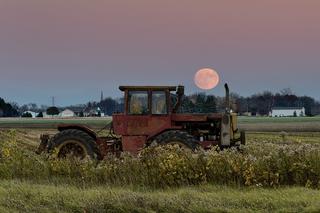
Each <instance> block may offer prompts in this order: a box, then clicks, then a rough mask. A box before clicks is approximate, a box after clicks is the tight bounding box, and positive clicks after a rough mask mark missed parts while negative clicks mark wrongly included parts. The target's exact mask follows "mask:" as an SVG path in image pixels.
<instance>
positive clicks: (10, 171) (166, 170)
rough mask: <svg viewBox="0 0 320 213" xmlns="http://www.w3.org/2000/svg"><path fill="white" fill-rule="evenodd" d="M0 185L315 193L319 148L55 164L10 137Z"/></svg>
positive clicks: (256, 148)
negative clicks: (295, 189)
mask: <svg viewBox="0 0 320 213" xmlns="http://www.w3.org/2000/svg"><path fill="white" fill-rule="evenodd" d="M1 140H2V141H1V144H0V149H1V158H0V179H22V180H30V181H50V182H53V183H55V182H61V181H62V182H66V183H70V184H74V185H77V186H87V185H95V184H106V185H108V184H112V185H118V186H124V185H132V186H143V187H155V188H164V187H179V186H186V185H198V184H206V183H209V184H224V185H237V186H255V187H277V186H287V185H298V186H306V187H312V188H320V164H319V162H320V149H319V148H320V146H319V145H318V144H302V143H292V144H288V143H281V142H279V143H270V142H263V143H262V142H258V141H257V142H252V143H250V144H249V145H246V146H245V147H242V148H241V151H238V150H236V149H225V150H223V151H217V150H216V149H212V150H211V151H207V152H199V153H196V154H193V153H189V152H186V151H184V150H182V149H180V148H179V147H175V146H168V147H163V146H162V147H150V148H147V149H145V150H143V151H142V152H141V153H140V155H139V156H132V155H129V154H123V155H122V156H121V157H115V156H112V155H110V156H107V157H106V158H105V159H104V160H103V161H100V162H96V161H92V160H90V159H84V160H74V159H57V158H53V157H51V156H49V155H45V154H44V155H36V154H34V152H33V151H32V150H28V149H24V148H23V147H21V146H19V143H18V142H17V139H16V134H15V131H8V132H6V133H5V135H4V136H3V137H2V139H1Z"/></svg>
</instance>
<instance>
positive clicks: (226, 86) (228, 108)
mask: <svg viewBox="0 0 320 213" xmlns="http://www.w3.org/2000/svg"><path fill="white" fill-rule="evenodd" d="M224 88H225V90H226V106H225V107H226V113H230V92H229V86H228V84H227V83H226V84H225V85H224Z"/></svg>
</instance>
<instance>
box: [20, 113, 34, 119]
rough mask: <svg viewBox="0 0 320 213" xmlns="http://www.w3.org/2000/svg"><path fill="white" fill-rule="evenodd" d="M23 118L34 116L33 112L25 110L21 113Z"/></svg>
mask: <svg viewBox="0 0 320 213" xmlns="http://www.w3.org/2000/svg"><path fill="white" fill-rule="evenodd" d="M21 117H23V118H32V114H31V113H30V112H25V113H23V114H22V115H21Z"/></svg>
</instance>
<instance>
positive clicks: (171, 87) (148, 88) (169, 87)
mask: <svg viewBox="0 0 320 213" xmlns="http://www.w3.org/2000/svg"><path fill="white" fill-rule="evenodd" d="M119 89H120V90H121V91H125V90H139V91H141V90H158V91H164V90H169V91H176V90H177V87H176V86H120V87H119Z"/></svg>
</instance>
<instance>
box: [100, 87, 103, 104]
mask: <svg viewBox="0 0 320 213" xmlns="http://www.w3.org/2000/svg"><path fill="white" fill-rule="evenodd" d="M102 101H103V91H102V90H101V97H100V102H102Z"/></svg>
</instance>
